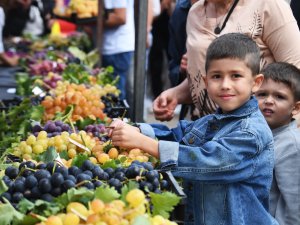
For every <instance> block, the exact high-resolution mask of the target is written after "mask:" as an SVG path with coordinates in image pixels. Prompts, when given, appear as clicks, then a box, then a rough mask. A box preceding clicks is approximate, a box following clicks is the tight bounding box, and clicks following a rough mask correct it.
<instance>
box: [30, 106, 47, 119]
mask: <svg viewBox="0 0 300 225" xmlns="http://www.w3.org/2000/svg"><path fill="white" fill-rule="evenodd" d="M43 115H44V107H43V106H41V105H37V106H32V108H31V110H30V119H32V120H35V121H40V120H41V119H42V117H43Z"/></svg>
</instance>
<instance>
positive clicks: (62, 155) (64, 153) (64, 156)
mask: <svg viewBox="0 0 300 225" xmlns="http://www.w3.org/2000/svg"><path fill="white" fill-rule="evenodd" d="M59 156H60V158H62V159H65V160H69V156H68V152H67V150H63V151H61V152H60V153H59Z"/></svg>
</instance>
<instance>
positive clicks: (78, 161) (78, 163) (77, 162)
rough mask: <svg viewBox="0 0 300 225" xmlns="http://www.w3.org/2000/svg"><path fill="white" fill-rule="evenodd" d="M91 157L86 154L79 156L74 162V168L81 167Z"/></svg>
mask: <svg viewBox="0 0 300 225" xmlns="http://www.w3.org/2000/svg"><path fill="white" fill-rule="evenodd" d="M88 158H89V157H88V156H87V155H85V154H78V155H76V156H75V157H74V158H73V160H72V166H77V167H81V166H82V163H83V162H84V161H85V160H87V159H88Z"/></svg>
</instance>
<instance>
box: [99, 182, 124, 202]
mask: <svg viewBox="0 0 300 225" xmlns="http://www.w3.org/2000/svg"><path fill="white" fill-rule="evenodd" d="M95 198H98V199H101V200H102V201H103V202H105V203H107V202H111V201H113V200H116V199H119V198H120V194H119V193H118V192H117V191H116V190H115V189H114V188H110V187H108V186H106V187H103V186H101V187H98V188H97V189H96V190H95Z"/></svg>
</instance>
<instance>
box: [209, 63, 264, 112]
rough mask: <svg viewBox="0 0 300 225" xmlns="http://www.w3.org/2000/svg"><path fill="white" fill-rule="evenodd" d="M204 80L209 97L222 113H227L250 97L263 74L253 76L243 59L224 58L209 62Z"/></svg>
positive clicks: (257, 86)
mask: <svg viewBox="0 0 300 225" xmlns="http://www.w3.org/2000/svg"><path fill="white" fill-rule="evenodd" d="M204 81H205V84H206V88H207V92H208V94H209V96H210V98H211V99H212V100H213V101H214V102H215V103H216V104H217V105H218V106H219V107H220V108H221V109H222V111H223V113H228V112H230V111H233V110H235V109H237V108H239V107H241V106H242V105H243V104H245V103H246V102H247V101H248V100H249V99H250V96H251V95H252V93H253V92H255V91H257V90H258V88H259V87H260V85H261V83H262V81H263V75H261V74H259V75H256V76H253V75H252V72H251V70H250V68H249V67H248V66H247V65H246V64H245V62H244V61H243V60H240V59H235V58H233V59H232V58H225V59H218V60H212V61H211V62H210V64H209V68H208V70H207V73H206V77H204Z"/></svg>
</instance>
